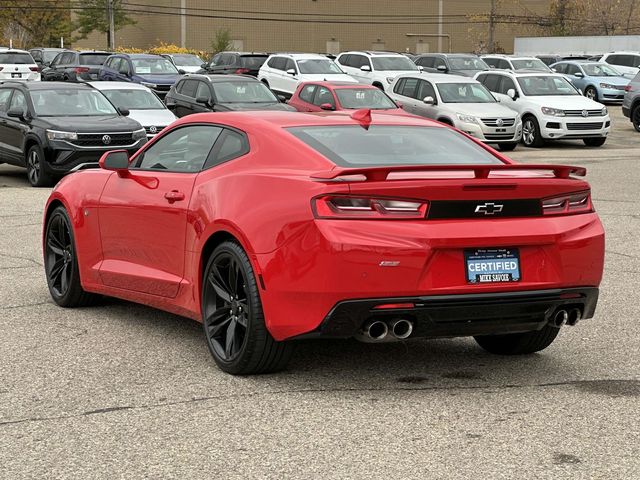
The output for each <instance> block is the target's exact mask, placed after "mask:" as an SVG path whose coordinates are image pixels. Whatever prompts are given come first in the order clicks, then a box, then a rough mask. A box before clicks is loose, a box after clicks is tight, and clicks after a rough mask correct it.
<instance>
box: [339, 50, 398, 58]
mask: <svg viewBox="0 0 640 480" xmlns="http://www.w3.org/2000/svg"><path fill="white" fill-rule="evenodd" d="M354 53H355V54H359V55H369V56H370V57H404V56H405V55H403V54H402V53H397V52H383V51H371V50H353V51H350V52H342V53H341V54H340V55H345V54H354Z"/></svg>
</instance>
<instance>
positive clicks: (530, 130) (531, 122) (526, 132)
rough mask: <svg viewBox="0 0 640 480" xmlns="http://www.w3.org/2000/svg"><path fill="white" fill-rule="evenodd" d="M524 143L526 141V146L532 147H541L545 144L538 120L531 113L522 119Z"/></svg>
mask: <svg viewBox="0 0 640 480" xmlns="http://www.w3.org/2000/svg"><path fill="white" fill-rule="evenodd" d="M522 143H524V145H525V146H526V147H532V148H539V147H542V146H543V145H544V139H543V138H542V134H541V133H540V125H539V124H538V120H536V118H535V117H533V116H531V115H528V116H526V117H525V118H524V119H522Z"/></svg>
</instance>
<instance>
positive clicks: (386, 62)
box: [371, 55, 418, 72]
mask: <svg viewBox="0 0 640 480" xmlns="http://www.w3.org/2000/svg"><path fill="white" fill-rule="evenodd" d="M371 62H372V63H373V69H374V70H382V71H385V70H409V71H412V72H415V71H416V70H418V66H417V65H416V64H415V63H413V62H412V61H411V60H409V59H408V58H407V57H405V56H404V55H402V56H397V57H371Z"/></svg>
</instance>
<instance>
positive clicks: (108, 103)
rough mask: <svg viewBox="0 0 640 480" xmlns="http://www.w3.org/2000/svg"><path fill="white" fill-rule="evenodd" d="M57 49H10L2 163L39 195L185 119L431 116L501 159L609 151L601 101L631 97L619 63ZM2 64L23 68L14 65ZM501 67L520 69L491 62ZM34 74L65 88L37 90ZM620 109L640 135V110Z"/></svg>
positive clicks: (2, 103) (2, 96)
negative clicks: (212, 115)
mask: <svg viewBox="0 0 640 480" xmlns="http://www.w3.org/2000/svg"><path fill="white" fill-rule="evenodd" d="M50 50H51V49H37V51H31V53H30V52H25V51H17V50H5V51H0V67H2V70H0V74H4V75H6V76H5V77H4V82H3V83H2V84H0V119H2V120H3V121H4V122H2V121H0V130H2V129H3V128H6V129H7V135H6V136H5V138H9V137H10V136H11V138H12V142H13V145H10V143H11V142H8V143H6V144H4V145H0V149H2V150H4V151H0V162H7V163H14V164H16V165H22V166H26V167H27V173H28V178H29V180H30V182H31V183H32V184H33V185H34V186H45V185H50V184H51V183H53V182H54V181H55V179H56V178H57V177H59V176H60V175H62V174H65V173H67V172H69V171H74V170H78V169H82V168H87V167H93V166H95V165H97V160H98V158H99V156H100V155H101V154H102V153H103V152H104V151H105V150H111V149H125V150H128V151H130V152H133V151H135V150H137V148H139V146H140V145H141V144H143V143H144V142H146V141H147V140H148V139H151V138H153V137H154V136H155V135H156V134H157V133H158V132H159V131H161V130H162V129H163V128H165V127H166V126H167V125H169V124H170V123H172V122H173V121H174V120H175V118H176V117H183V116H186V115H189V114H192V113H199V112H211V111H213V112H217V111H229V110H283V111H286V110H290V111H293V110H298V111H304V112H322V111H325V112H331V111H337V110H359V109H372V110H379V111H386V112H389V113H394V114H414V115H420V116H424V117H428V118H433V119H436V120H438V121H440V122H443V123H447V124H449V125H452V126H454V127H456V128H458V129H459V130H461V131H463V132H465V133H466V134H468V135H470V136H472V137H474V138H476V139H478V140H479V141H482V142H485V143H489V144H494V145H497V147H498V148H499V149H501V150H512V149H514V148H515V147H516V145H517V144H518V143H519V142H520V141H522V142H523V143H524V144H525V145H527V146H532V147H537V146H542V145H543V144H544V143H545V141H547V140H555V139H580V140H582V141H583V142H584V143H585V144H586V145H588V146H600V145H602V144H604V143H605V141H606V137H607V134H608V132H609V129H610V126H611V120H610V118H609V115H608V111H607V109H606V107H604V106H603V105H602V104H600V103H597V102H596V101H601V102H607V103H616V102H617V103H619V102H621V101H622V97H624V95H623V93H624V89H625V88H627V89H628V90H629V91H631V90H630V89H629V88H628V87H627V86H626V84H627V83H628V79H626V80H625V79H624V78H623V77H621V76H620V75H617V73H618V72H616V71H615V70H614V69H613V67H611V66H609V65H607V64H605V63H600V62H592V61H587V60H580V61H578V60H564V61H560V62H557V63H555V64H552V65H551V67H548V66H547V65H545V64H544V63H543V62H541V60H540V59H536V58H531V57H530V58H525V57H505V56H487V57H484V58H481V57H477V56H473V55H467V54H429V55H421V56H418V57H416V58H414V59H411V58H409V57H407V56H406V55H403V54H398V53H393V52H368V51H367V52H359V51H358V52H355V51H354V52H345V53H343V54H340V55H339V56H337V57H336V58H335V60H334V59H331V58H328V57H327V56H325V55H319V54H301V53H278V54H272V55H267V54H260V53H242V52H222V53H220V54H217V55H215V56H213V57H212V58H211V59H210V60H209V61H208V62H202V61H201V60H200V59H199V58H197V57H196V58H195V59H194V58H191V59H190V60H189V59H185V58H181V57H184V56H178V55H175V56H158V55H149V54H124V53H118V54H111V53H109V52H97V51H70V50H61V51H58V52H56V53H55V56H53V55H52V54H53V53H54V52H50ZM3 55H10V56H14V57H12V58H11V60H14V61H16V60H22V63H20V62H16V63H15V67H13V69H12V68H4V67H3V66H2V60H3ZM25 55H26V57H25ZM32 55H33V56H32ZM15 56H17V57H15ZM27 57H28V58H27ZM5 59H7V58H5ZM35 59H38V60H39V61H40V62H41V63H40V66H37V65H36V66H35V67H34V65H33V62H34V61H35ZM493 59H501V60H504V59H507V61H508V62H509V65H508V66H505V65H502V64H496V65H493V66H492V67H489V66H487V64H486V62H491V61H493ZM27 60H28V61H27ZM187 60H188V61H187ZM186 63H191V64H192V65H190V66H189V65H183V64H186ZM197 63H200V64H199V65H196V64H197ZM12 66H13V65H12ZM16 67H18V68H17V69H16ZM186 67H191V71H192V72H193V73H189V72H187V71H186V70H185V68H186ZM503 67H504V68H503ZM40 69H41V72H40V71H39V70H40ZM5 70H6V71H5ZM3 71H4V73H3ZM194 71H195V72H194ZM35 75H42V80H52V81H55V83H51V82H31V81H29V80H37V78H35ZM472 77H473V78H472ZM621 78H622V79H621ZM25 80H27V81H26V82H25ZM582 93H584V95H585V96H583V95H582ZM639 104H640V102H639ZM623 110H624V111H625V113H626V114H627V115H628V116H630V117H631V118H632V121H634V125H637V127H636V128H639V129H640V118H637V117H640V108H635V104H630V105H629V106H625V107H624V108H623ZM634 119H635V120H634ZM25 125H27V126H28V127H29V128H23V127H24V126H25ZM9 131H11V132H12V133H11V134H9ZM0 134H1V133H0Z"/></svg>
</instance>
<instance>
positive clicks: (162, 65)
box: [131, 57, 178, 75]
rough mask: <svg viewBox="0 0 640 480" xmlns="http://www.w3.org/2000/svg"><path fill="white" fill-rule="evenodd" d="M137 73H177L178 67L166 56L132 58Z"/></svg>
mask: <svg viewBox="0 0 640 480" xmlns="http://www.w3.org/2000/svg"><path fill="white" fill-rule="evenodd" d="M131 63H133V69H134V71H135V73H141V74H145V73H151V74H154V75H177V74H178V69H176V67H175V66H174V65H173V63H171V62H170V61H169V60H167V59H166V58H162V57H160V58H132V59H131Z"/></svg>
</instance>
